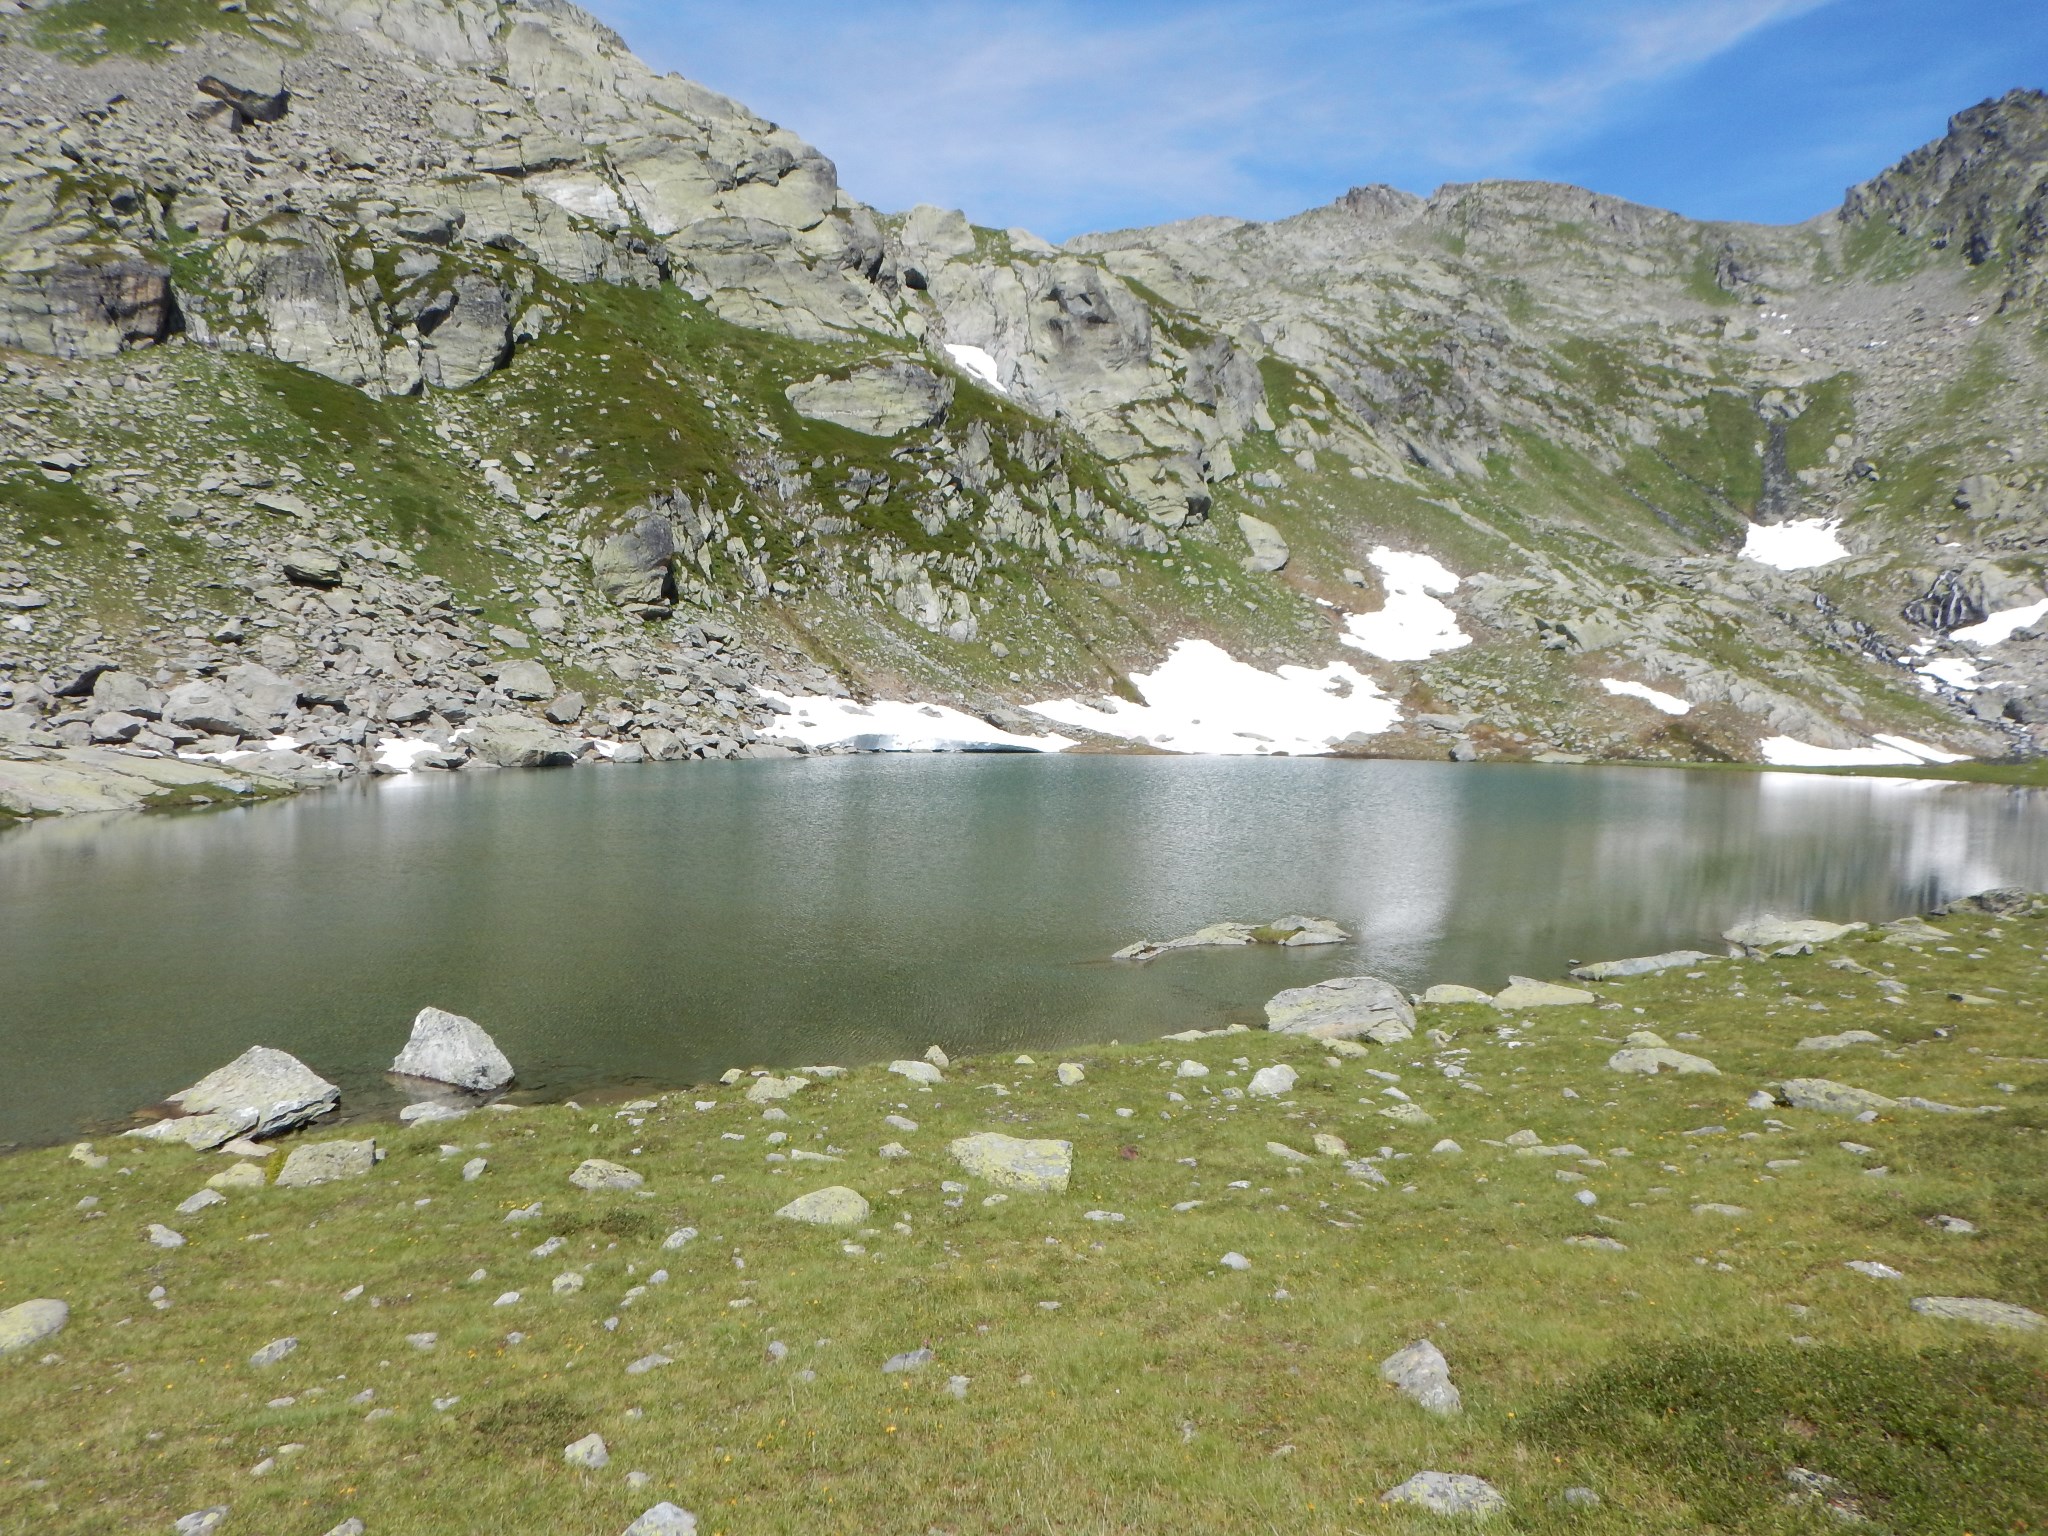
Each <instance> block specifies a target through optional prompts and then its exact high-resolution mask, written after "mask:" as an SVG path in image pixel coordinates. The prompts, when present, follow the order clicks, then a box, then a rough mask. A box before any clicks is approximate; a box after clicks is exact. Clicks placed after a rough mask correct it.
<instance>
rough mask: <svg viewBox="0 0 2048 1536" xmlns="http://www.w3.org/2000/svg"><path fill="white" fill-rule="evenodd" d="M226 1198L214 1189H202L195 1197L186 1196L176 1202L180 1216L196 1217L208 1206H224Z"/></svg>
mask: <svg viewBox="0 0 2048 1536" xmlns="http://www.w3.org/2000/svg"><path fill="white" fill-rule="evenodd" d="M227 1203H228V1202H227V1197H226V1196H225V1195H223V1194H221V1193H220V1191H219V1190H215V1189H202V1190H200V1191H199V1193H198V1194H196V1195H187V1196H186V1197H185V1198H184V1199H183V1200H180V1201H179V1202H178V1214H179V1215H180V1216H197V1215H198V1214H199V1213H200V1212H201V1211H203V1210H205V1209H206V1208H207V1207H208V1206H209V1205H226V1204H227Z"/></svg>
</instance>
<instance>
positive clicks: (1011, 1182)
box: [947, 1131, 1074, 1194]
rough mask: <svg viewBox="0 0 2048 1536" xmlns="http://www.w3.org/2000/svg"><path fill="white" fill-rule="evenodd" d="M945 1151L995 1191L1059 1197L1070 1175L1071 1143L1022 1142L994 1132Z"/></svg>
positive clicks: (961, 1141)
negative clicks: (996, 1189)
mask: <svg viewBox="0 0 2048 1536" xmlns="http://www.w3.org/2000/svg"><path fill="white" fill-rule="evenodd" d="M947 1150H948V1151H949V1152H951V1153H952V1155H953V1161H954V1162H956V1163H958V1164H959V1165H960V1166H961V1167H962V1168H963V1169H965V1170H966V1171H967V1172H968V1173H969V1174H971V1175H973V1176H974V1177H975V1178H978V1179H985V1180H987V1181H988V1182H989V1183H991V1184H993V1185H995V1186H996V1187H997V1188H999V1189H1011V1190H1020V1191H1023V1192H1024V1193H1027V1194H1060V1193H1064V1192H1065V1190H1066V1187H1067V1179H1068V1177H1069V1176H1070V1175H1071V1174H1072V1173H1073V1171H1074V1144H1073V1143H1072V1142H1071V1141H1051V1140H1038V1141H1026V1140H1023V1139H1021V1138H1019V1137H1016V1136H1004V1135H1001V1134H1000V1133H998V1132H995V1131H983V1132H981V1133H980V1134H979V1135H974V1136H962V1137H960V1138H959V1139H958V1140H956V1141H954V1142H953V1143H952V1144H951V1145H950V1146H949V1147H948V1148H947Z"/></svg>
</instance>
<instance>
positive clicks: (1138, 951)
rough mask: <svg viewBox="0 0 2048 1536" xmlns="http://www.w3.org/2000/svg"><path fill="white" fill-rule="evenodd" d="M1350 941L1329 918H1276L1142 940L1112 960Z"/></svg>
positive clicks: (1218, 925) (1294, 947)
mask: <svg viewBox="0 0 2048 1536" xmlns="http://www.w3.org/2000/svg"><path fill="white" fill-rule="evenodd" d="M1350 937H1351V935H1350V934H1349V933H1347V932H1345V931H1344V929H1342V928H1340V927H1339V926H1338V925H1337V924H1335V923H1333V922H1331V921H1330V919H1328V918H1327V917H1295V916H1290V917H1276V918H1274V919H1273V921H1271V922H1270V923H1210V924H1209V925H1208V926H1207V927H1205V928H1197V929H1196V930H1195V931H1194V932H1193V933H1186V934H1182V935H1181V936H1180V937H1179V938H1177V939H1140V940H1139V941H1138V942H1137V943H1135V944H1126V945H1125V946H1124V947H1123V948H1122V949H1120V950H1118V951H1117V952H1116V953H1115V954H1113V955H1111V956H1110V957H1109V958H1110V959H1112V960H1150V959H1153V958H1154V957H1156V956H1159V955H1163V954H1165V953H1166V952H1167V951H1168V950H1170V949H1238V948H1242V947H1244V946H1245V945H1248V944H1278V945H1281V946H1282V947H1284V948H1288V949H1300V948H1304V947H1306V946H1308V945H1312V944H1342V943H1343V942H1344V941H1345V940H1346V939H1349V938H1350Z"/></svg>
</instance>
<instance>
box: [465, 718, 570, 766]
mask: <svg viewBox="0 0 2048 1536" xmlns="http://www.w3.org/2000/svg"><path fill="white" fill-rule="evenodd" d="M464 739H465V740H466V741H467V742H468V744H469V750H470V752H471V753H472V754H474V755H475V756H476V757H479V758H481V759H482V760H483V761H484V762H487V763H492V764H495V765H496V766H497V767H500V768H566V767H568V766H569V765H570V764H571V763H573V762H575V761H576V757H577V754H578V753H579V752H581V751H582V744H581V743H580V742H578V741H577V740H576V739H575V738H574V737H571V736H564V735H563V734H562V733H561V732H560V731H558V730H555V729H554V728H553V727H551V726H549V725H548V724H547V723H546V722H544V721H541V720H536V719H535V718H534V717H533V716H532V715H486V716H484V718H483V719H481V720H478V721H476V722H475V723H474V724H472V725H470V726H468V727H467V728H466V731H465V737H464Z"/></svg>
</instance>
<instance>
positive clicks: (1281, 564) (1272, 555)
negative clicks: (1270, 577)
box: [1237, 512, 1293, 575]
mask: <svg viewBox="0 0 2048 1536" xmlns="http://www.w3.org/2000/svg"><path fill="white" fill-rule="evenodd" d="M1237 526H1238V531H1239V532H1241V533H1242V534H1243V535H1244V541H1245V543H1246V544H1247V545H1249V546H1250V547H1251V553H1250V554H1248V555H1246V556H1245V557H1244V568H1245V569H1246V570H1247V571H1250V572H1252V573H1253V574H1254V575H1264V574H1267V573H1269V572H1273V571H1282V570H1285V569H1286V568H1287V562H1288V560H1289V559H1291V558H1292V556H1293V551H1291V550H1290V549H1288V547H1287V540H1286V539H1285V538H1283V537H1282V536H1281V533H1280V530H1279V529H1278V528H1275V527H1274V526H1273V525H1272V524H1271V523H1269V522H1267V521H1266V520H1265V519H1264V518H1259V517H1253V516H1252V515H1251V514H1250V513H1249V512H1240V513H1238V514H1237Z"/></svg>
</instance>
